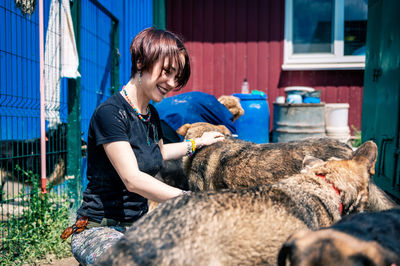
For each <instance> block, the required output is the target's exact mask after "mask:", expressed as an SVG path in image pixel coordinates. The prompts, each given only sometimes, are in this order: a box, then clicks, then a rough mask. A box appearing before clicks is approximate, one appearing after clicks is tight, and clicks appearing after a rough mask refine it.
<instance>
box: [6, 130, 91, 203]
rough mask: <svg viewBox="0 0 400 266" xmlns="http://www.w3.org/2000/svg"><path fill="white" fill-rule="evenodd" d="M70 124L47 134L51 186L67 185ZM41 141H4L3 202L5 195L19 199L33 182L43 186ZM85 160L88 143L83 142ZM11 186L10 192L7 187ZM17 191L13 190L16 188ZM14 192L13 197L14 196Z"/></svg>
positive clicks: (47, 160)
mask: <svg viewBox="0 0 400 266" xmlns="http://www.w3.org/2000/svg"><path fill="white" fill-rule="evenodd" d="M67 126H68V125H67V124H66V123H61V124H60V125H58V126H57V127H56V128H53V129H49V130H48V131H47V132H46V153H47V155H46V166H47V167H46V168H47V169H46V172H47V173H48V174H47V179H48V180H47V183H48V184H49V185H51V186H54V185H58V184H60V183H62V182H63V181H64V177H65V170H66V157H67V147H66V140H67ZM40 141H41V140H40V138H34V139H28V140H2V141H0V152H1V155H0V192H1V193H0V201H2V200H3V198H4V197H3V194H5V192H7V194H8V196H15V195H14V194H13V193H17V194H18V193H19V192H20V191H19V190H20V189H19V187H20V185H19V184H20V183H24V184H27V185H30V184H31V183H32V180H31V178H34V177H36V178H37V180H39V181H38V182H40ZM81 144H82V156H85V155H86V147H87V146H86V142H85V141H84V140H83V139H81ZM6 185H7V189H6V191H3V190H4V187H5V186H6ZM14 187H15V188H16V189H13V188H14ZM10 192H11V193H10Z"/></svg>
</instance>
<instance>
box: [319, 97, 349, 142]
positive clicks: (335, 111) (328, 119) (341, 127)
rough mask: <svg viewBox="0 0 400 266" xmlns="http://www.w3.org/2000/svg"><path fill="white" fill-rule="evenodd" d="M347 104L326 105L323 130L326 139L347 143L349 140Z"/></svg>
mask: <svg viewBox="0 0 400 266" xmlns="http://www.w3.org/2000/svg"><path fill="white" fill-rule="evenodd" d="M349 107H350V105H349V104H348V103H327V104H326V105H325V129H326V135H327V137H330V138H334V139H338V140H340V141H343V142H347V141H348V140H349V139H350V128H349V126H348V117H349Z"/></svg>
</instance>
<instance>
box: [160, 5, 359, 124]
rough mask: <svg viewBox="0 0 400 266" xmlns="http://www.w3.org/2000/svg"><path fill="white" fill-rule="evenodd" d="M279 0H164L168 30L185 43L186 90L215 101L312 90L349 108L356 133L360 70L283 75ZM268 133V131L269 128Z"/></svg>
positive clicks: (273, 96) (282, 6) (270, 97)
mask: <svg viewBox="0 0 400 266" xmlns="http://www.w3.org/2000/svg"><path fill="white" fill-rule="evenodd" d="M284 6H285V4H284V0H167V28H168V30H171V31H173V32H175V33H177V34H179V35H181V36H182V37H183V39H184V41H185V45H186V47H187V49H188V50H189V53H190V58H191V67H192V75H191V78H190V80H189V83H188V85H187V86H186V88H184V89H183V92H185V91H203V92H206V93H210V94H213V95H215V96H216V97H219V96H221V95H230V94H232V93H237V92H240V87H241V84H242V82H243V79H244V78H245V77H246V78H247V79H248V81H249V84H250V90H261V91H264V92H265V93H266V94H267V96H268V102H269V107H270V113H271V119H272V112H273V110H272V107H273V105H272V102H274V101H275V98H276V97H277V96H280V95H284V88H285V87H287V86H311V87H314V88H315V89H318V90H321V91H322V96H321V98H322V101H325V102H327V103H349V104H350V110H349V126H351V125H354V126H356V127H357V128H358V129H360V128H361V110H362V108H361V105H362V89H363V75H364V71H361V70H358V71H356V70H348V71H347V70H340V71H338V70H326V71H282V68H281V66H282V63H283V39H284V38H283V36H284ZM270 128H271V129H272V127H270Z"/></svg>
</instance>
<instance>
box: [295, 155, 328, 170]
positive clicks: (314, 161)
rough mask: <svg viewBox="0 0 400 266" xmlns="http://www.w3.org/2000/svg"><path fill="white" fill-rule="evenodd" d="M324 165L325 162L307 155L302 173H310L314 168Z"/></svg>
mask: <svg viewBox="0 0 400 266" xmlns="http://www.w3.org/2000/svg"><path fill="white" fill-rule="evenodd" d="M322 163H324V161H323V160H321V159H318V158H315V157H313V156H310V155H306V156H305V157H304V159H303V164H302V167H301V169H302V170H301V173H303V174H304V173H306V172H307V171H308V169H311V168H313V167H314V166H316V165H320V164H322Z"/></svg>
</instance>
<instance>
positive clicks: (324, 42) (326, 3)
mask: <svg viewBox="0 0 400 266" xmlns="http://www.w3.org/2000/svg"><path fill="white" fill-rule="evenodd" d="M355 2H357V1H355ZM361 2H362V0H361ZM332 10H333V0H318V1H315V0H293V53H295V54H296V53H333V41H332V39H333V34H332V13H333V12H332Z"/></svg>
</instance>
